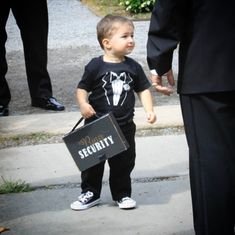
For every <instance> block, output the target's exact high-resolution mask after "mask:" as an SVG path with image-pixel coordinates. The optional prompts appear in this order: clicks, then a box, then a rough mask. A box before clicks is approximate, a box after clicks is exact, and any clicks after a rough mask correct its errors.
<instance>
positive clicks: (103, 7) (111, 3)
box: [81, 0, 150, 20]
mask: <svg viewBox="0 0 235 235" xmlns="http://www.w3.org/2000/svg"><path fill="white" fill-rule="evenodd" d="M81 2H82V3H83V4H84V5H86V6H87V7H88V8H89V9H90V10H91V11H92V12H94V14H96V15H98V16H101V17H102V16H105V15H106V14H115V15H122V16H126V17H128V18H131V19H132V20H149V19H150V13H140V14H131V13H130V12H127V11H126V10H125V8H124V7H123V6H119V4H118V0H81Z"/></svg>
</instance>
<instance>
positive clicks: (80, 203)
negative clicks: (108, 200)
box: [70, 191, 100, 210]
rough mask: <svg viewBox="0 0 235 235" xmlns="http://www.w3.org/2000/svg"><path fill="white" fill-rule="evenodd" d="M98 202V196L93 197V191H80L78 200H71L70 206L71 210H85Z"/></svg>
mask: <svg viewBox="0 0 235 235" xmlns="http://www.w3.org/2000/svg"><path fill="white" fill-rule="evenodd" d="M99 203H100V198H98V197H95V196H94V193H93V192H90V191H87V192H86V193H82V194H81V195H80V196H79V197H78V200H77V201H75V202H73V203H72V204H71V205H70V207H71V209H72V210H86V209H88V208H90V207H92V206H95V205H97V204H99Z"/></svg>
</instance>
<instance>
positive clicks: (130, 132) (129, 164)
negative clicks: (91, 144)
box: [81, 122, 136, 201]
mask: <svg viewBox="0 0 235 235" xmlns="http://www.w3.org/2000/svg"><path fill="white" fill-rule="evenodd" d="M121 129H122V131H123V134H124V136H125V138H126V140H127V142H128V143H129V145H130V147H129V148H128V149H127V150H126V151H124V152H122V153H120V154H118V155H116V156H114V157H112V158H109V159H108V164H109V167H110V174H109V186H110V191H111V194H112V198H113V200H114V201H117V200H120V199H121V198H123V197H130V196H131V192H132V188H131V172H132V170H133V168H134V166H135V157H136V152H135V131H136V126H135V124H134V123H133V122H132V123H128V124H127V125H125V126H123V127H121ZM104 166H105V162H101V163H100V164H97V165H95V166H93V167H91V168H89V169H87V170H85V171H83V172H82V174H81V178H82V184H81V188H82V193H84V192H87V191H92V192H93V193H94V194H95V195H96V196H98V197H99V196H100V194H101V189H102V178H103V173H104Z"/></svg>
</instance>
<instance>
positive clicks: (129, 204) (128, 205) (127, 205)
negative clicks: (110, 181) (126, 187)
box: [116, 197, 136, 209]
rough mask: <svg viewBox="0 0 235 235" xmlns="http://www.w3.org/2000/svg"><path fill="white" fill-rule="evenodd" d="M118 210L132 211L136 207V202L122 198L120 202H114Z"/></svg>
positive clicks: (128, 198)
mask: <svg viewBox="0 0 235 235" xmlns="http://www.w3.org/2000/svg"><path fill="white" fill-rule="evenodd" d="M116 203H117V204H118V206H119V208H120V209H132V208H135V207H136V201H135V200H133V199H132V198H130V197H123V198H122V199H121V200H119V201H116Z"/></svg>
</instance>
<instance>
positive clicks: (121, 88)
mask: <svg viewBox="0 0 235 235" xmlns="http://www.w3.org/2000/svg"><path fill="white" fill-rule="evenodd" d="M102 81H103V82H104V85H103V89H104V91H105V96H106V99H107V102H108V104H109V105H110V100H109V97H108V96H107V94H108V92H107V88H106V85H107V84H108V83H110V84H111V87H112V92H113V105H114V106H117V105H118V104H119V101H120V99H121V95H122V93H123V92H124V97H123V96H122V102H121V104H120V106H122V105H123V103H124V101H125V100H126V97H127V93H128V91H129V90H130V86H129V83H130V82H131V81H132V78H131V77H130V76H129V74H126V73H125V72H122V73H120V75H118V74H117V73H115V72H110V73H107V74H106V75H105V76H104V77H103V78H102Z"/></svg>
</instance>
